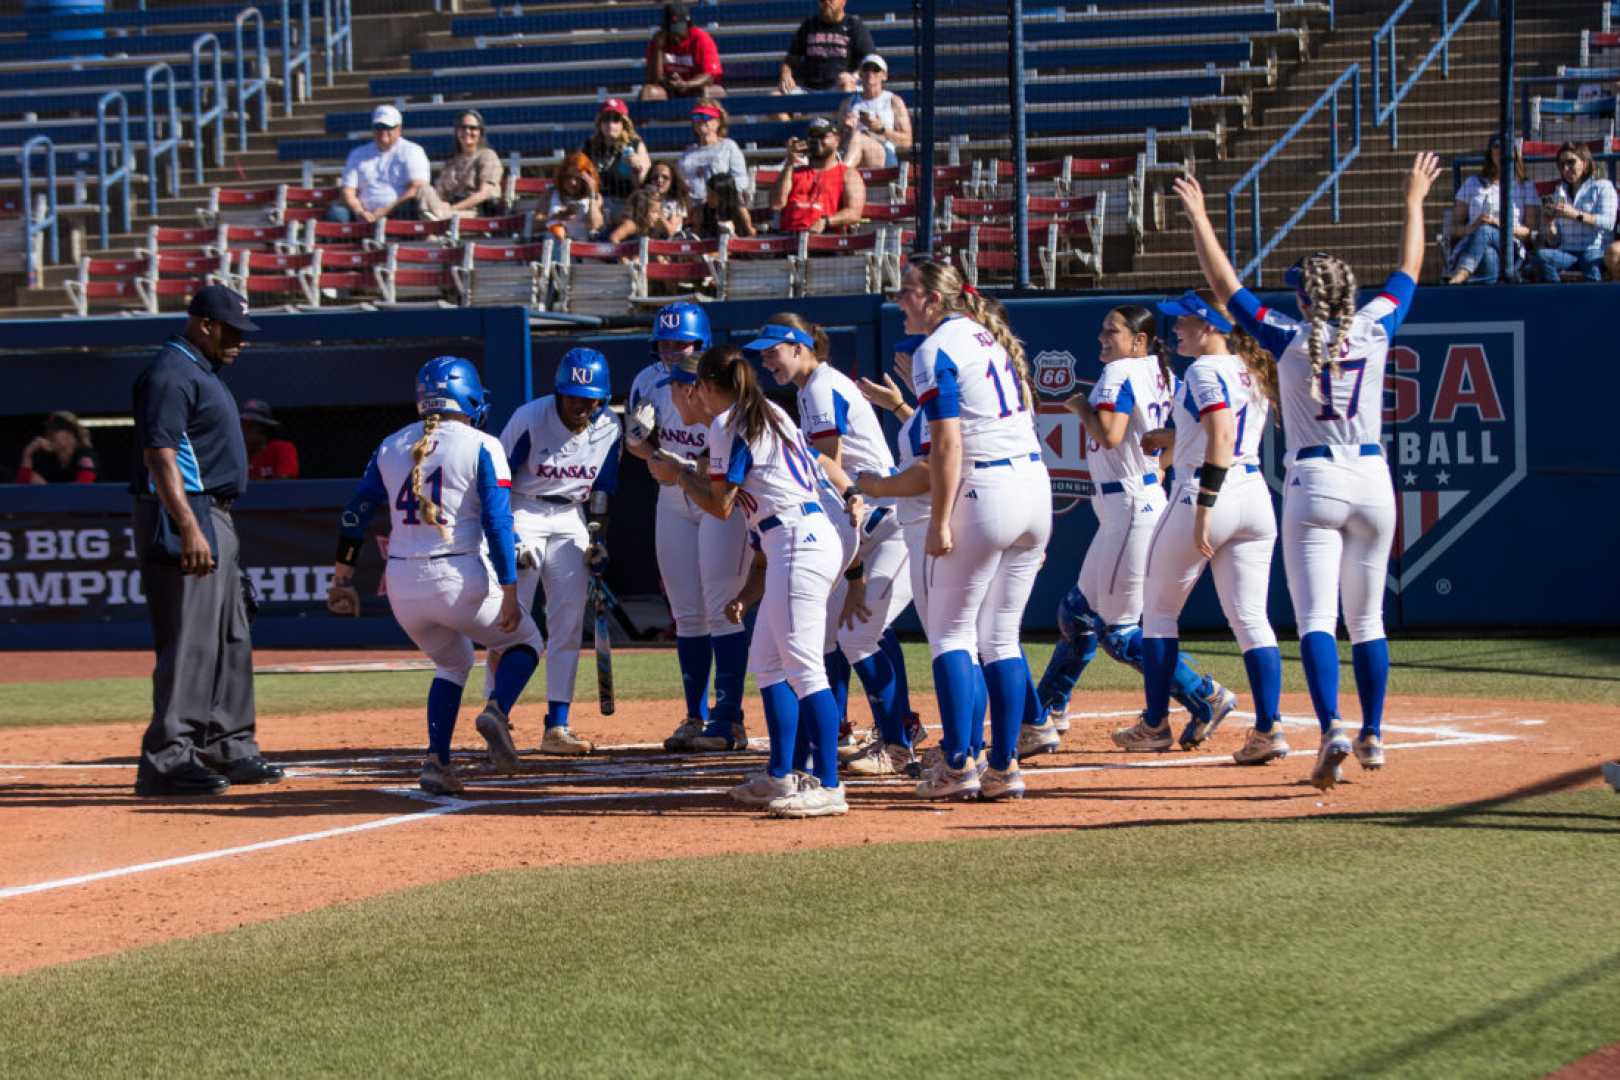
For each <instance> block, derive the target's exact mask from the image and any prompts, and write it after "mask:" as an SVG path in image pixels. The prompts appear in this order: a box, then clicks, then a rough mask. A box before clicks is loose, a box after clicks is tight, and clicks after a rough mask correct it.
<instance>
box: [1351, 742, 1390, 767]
mask: <svg viewBox="0 0 1620 1080" xmlns="http://www.w3.org/2000/svg"><path fill="white" fill-rule="evenodd" d="M1354 749H1355V751H1356V760H1357V761H1359V762H1361V767H1362V768H1363V769H1366V770H1367V771H1368V772H1374V771H1376V770H1378V769H1382V768H1383V767H1384V740H1383V739H1380V738H1379V737H1378V736H1377V735H1358V736H1356V745H1355V748H1354Z"/></svg>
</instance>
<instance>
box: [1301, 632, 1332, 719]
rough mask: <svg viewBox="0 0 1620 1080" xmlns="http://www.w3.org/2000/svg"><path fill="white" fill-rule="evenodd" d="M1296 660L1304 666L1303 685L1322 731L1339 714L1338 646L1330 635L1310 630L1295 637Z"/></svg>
mask: <svg viewBox="0 0 1620 1080" xmlns="http://www.w3.org/2000/svg"><path fill="white" fill-rule="evenodd" d="M1299 663H1300V666H1301V667H1303V668H1304V669H1305V687H1306V689H1308V690H1310V692H1311V707H1312V708H1314V709H1315V710H1316V723H1317V725H1318V726H1319V727H1321V729H1322V730H1323V731H1326V730H1327V729H1328V728H1329V727H1331V726H1332V725H1333V721H1335V720H1337V719H1338V718H1339V646H1338V644H1337V643H1336V642H1335V641H1334V640H1333V635H1332V634H1329V633H1327V632H1326V631H1324V630H1313V631H1311V632H1310V633H1309V634H1306V635H1305V636H1304V637H1302V638H1300V639H1299Z"/></svg>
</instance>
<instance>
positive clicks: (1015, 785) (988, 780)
mask: <svg viewBox="0 0 1620 1080" xmlns="http://www.w3.org/2000/svg"><path fill="white" fill-rule="evenodd" d="M1023 797H1024V772H1023V770H1022V769H1020V768H1019V767H1018V762H1016V761H1013V762H1009V763H1008V765H1007V768H1006V769H993V768H989V767H986V768H985V770H984V775H983V776H982V777H980V778H979V798H981V799H985V800H987V801H992V802H993V801H995V800H996V799H1022V798H1023Z"/></svg>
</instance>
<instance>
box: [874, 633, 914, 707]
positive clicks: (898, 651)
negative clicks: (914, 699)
mask: <svg viewBox="0 0 1620 1080" xmlns="http://www.w3.org/2000/svg"><path fill="white" fill-rule="evenodd" d="M878 648H880V649H882V650H883V655H884V656H887V657H888V658H889V666H890V667H892V668H894V711H895V713H896V714H897V715H898V716H899V717H900V721H901V723H900V726H901V727H902V728H904V727H905V722H906V720H907V718H909V717H910V716H911V680H910V678H909V677H908V676H907V675H906V651H905V649H904V648H902V647H901V645H900V637H899V635H898V634H896V633H895V632H894V628H893V627H890V628H889V629H887V630H885V631H883V636H882V637H880V638H878Z"/></svg>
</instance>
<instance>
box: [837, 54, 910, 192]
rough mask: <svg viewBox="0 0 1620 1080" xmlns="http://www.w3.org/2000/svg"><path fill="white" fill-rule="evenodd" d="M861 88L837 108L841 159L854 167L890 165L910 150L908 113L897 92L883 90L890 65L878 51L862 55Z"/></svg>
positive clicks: (880, 167) (885, 166)
mask: <svg viewBox="0 0 1620 1080" xmlns="http://www.w3.org/2000/svg"><path fill="white" fill-rule="evenodd" d="M858 74H859V76H860V80H861V88H860V91H859V92H857V93H854V94H851V95H849V97H848V98H847V99H846V100H845V101H844V104H843V105H841V106H840V107H839V109H838V119H839V122H840V123H841V124H842V125H843V129H844V135H843V156H844V162H845V163H846V164H848V165H850V166H851V167H853V168H856V169H883V168H892V167H893V166H895V165H898V164H900V155H901V154H903V153H905V152H906V151H907V150H910V149H911V112H910V111H909V110H908V109H907V108H906V103H905V102H904V101H901V100H900V95H899V94H896V93H895V92H894V91H892V90H885V89H884V88H883V84H884V83H885V82H887V81H888V78H889V64H888V61H886V60H884V59H883V57H881V56H879V55H878V54H877V53H873V54H872V55H870V56H867V57H863V58H862V60H861V66H860V70H859V72H858Z"/></svg>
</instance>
